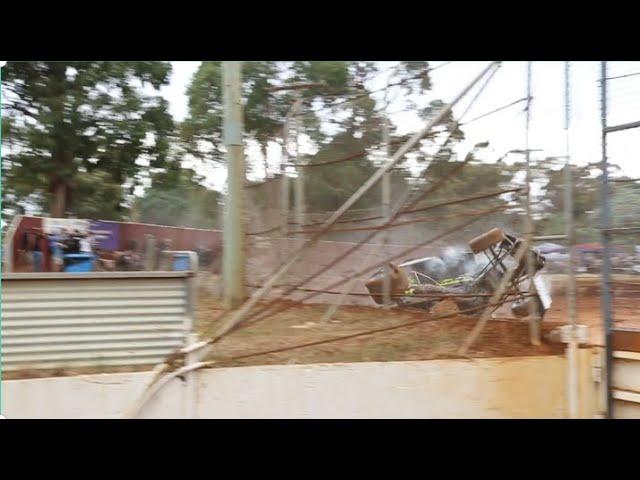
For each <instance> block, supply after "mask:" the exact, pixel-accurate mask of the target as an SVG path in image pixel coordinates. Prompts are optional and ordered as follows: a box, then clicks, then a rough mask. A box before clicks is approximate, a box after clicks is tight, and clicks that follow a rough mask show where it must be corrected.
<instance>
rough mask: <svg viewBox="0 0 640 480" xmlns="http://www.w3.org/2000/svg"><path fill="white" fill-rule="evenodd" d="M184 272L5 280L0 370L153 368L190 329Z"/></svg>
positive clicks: (50, 275)
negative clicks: (114, 366) (83, 367)
mask: <svg viewBox="0 0 640 480" xmlns="http://www.w3.org/2000/svg"><path fill="white" fill-rule="evenodd" d="M191 278H192V273H190V272H163V273H161V272H154V273H148V272H128V273H126V274H119V273H115V274H114V273H104V272H101V273H93V274H77V276H76V275H74V274H53V273H47V274H24V273H23V274H8V275H5V277H4V278H3V279H2V368H3V370H5V371H9V370H20V369H36V368H38V369H42V368H69V367H74V366H110V365H143V364H144V365H146V364H149V365H151V364H156V363H158V362H160V361H161V360H162V359H164V358H165V357H166V355H167V354H169V353H170V352H171V351H173V350H174V349H175V348H177V347H179V346H183V345H184V344H185V341H186V334H187V332H188V330H189V329H190V327H191V315H192V312H193V308H192V305H191V302H192V300H191V298H192V296H191V292H190V288H191V287H190V284H191Z"/></svg>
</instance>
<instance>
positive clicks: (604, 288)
mask: <svg viewBox="0 0 640 480" xmlns="http://www.w3.org/2000/svg"><path fill="white" fill-rule="evenodd" d="M600 74H601V76H600V107H601V108H600V114H601V117H600V119H601V125H602V137H601V141H602V166H601V169H602V185H601V188H602V193H601V197H602V198H601V202H602V213H601V216H600V235H601V239H602V247H603V251H602V278H601V282H602V283H601V287H600V288H601V295H602V302H601V304H602V318H603V320H604V344H605V355H606V359H605V388H606V396H607V405H606V417H607V418H613V396H612V393H613V392H612V388H611V383H612V382H611V373H612V370H613V369H612V365H613V348H612V347H613V346H612V328H613V312H612V303H611V238H610V232H609V228H610V227H611V206H610V204H609V165H608V160H607V62H600Z"/></svg>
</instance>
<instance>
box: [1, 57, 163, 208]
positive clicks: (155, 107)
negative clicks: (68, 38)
mask: <svg viewBox="0 0 640 480" xmlns="http://www.w3.org/2000/svg"><path fill="white" fill-rule="evenodd" d="M170 72H171V66H170V64H169V63H168V62H156V61H151V62H9V63H8V64H7V65H6V67H5V68H3V93H4V95H3V99H4V102H3V124H4V123H5V122H6V123H7V126H6V128H5V127H4V125H3V130H4V131H3V134H4V135H3V138H2V141H3V144H5V145H6V146H7V147H9V148H8V149H6V150H5V151H4V152H3V153H4V155H3V156H4V159H3V160H4V161H5V162H6V167H5V166H4V165H3V167H4V168H3V175H4V180H5V181H6V183H5V185H10V187H11V188H10V190H12V192H11V193H15V194H16V195H17V196H26V195H28V194H29V193H32V192H36V191H42V192H43V193H44V196H43V198H44V199H45V201H46V202H47V203H48V210H49V214H50V215H52V216H54V217H60V216H63V215H64V214H65V212H67V211H72V212H74V213H77V210H78V206H79V205H81V203H82V202H85V201H87V199H86V198H84V197H83V198H79V196H78V195H77V194H78V192H76V191H74V185H75V184H76V180H77V183H78V184H83V179H81V178H77V177H78V175H79V174H80V173H82V172H87V174H89V175H92V174H94V173H95V172H98V171H100V172H108V174H109V176H110V180H109V183H114V184H116V185H118V186H120V185H123V184H124V183H125V182H126V181H129V180H130V181H135V178H136V174H137V172H138V171H139V170H140V168H141V166H140V164H139V162H138V160H139V159H141V158H146V159H147V160H148V162H149V165H150V166H151V167H162V165H163V163H164V162H165V159H166V154H167V150H168V146H169V135H170V134H171V132H172V130H173V128H174V126H173V121H172V119H171V116H170V115H169V113H168V112H167V102H166V101H165V100H164V99H163V98H162V97H161V96H160V95H159V91H158V90H159V88H160V87H161V86H162V85H166V84H167V83H168V80H169V74H170ZM145 89H146V90H147V91H149V92H150V93H148V94H147V93H145ZM5 169H6V170H5ZM96 175H98V176H100V178H103V179H104V178H105V177H104V175H103V174H96ZM3 192H4V189H3ZM92 192H93V191H92V189H88V190H87V189H85V190H84V191H83V192H82V195H83V196H84V195H93V193H92ZM112 193H113V194H114V195H116V196H119V197H121V198H122V196H123V195H124V192H120V193H118V192H116V191H115V190H112ZM91 201H95V202H96V203H99V200H97V199H94V200H89V202H91ZM112 205H113V206H114V208H115V209H116V212H119V213H121V211H122V209H123V207H122V206H121V205H120V201H118V202H117V203H115V202H114V203H113V204H112ZM105 213H106V212H105ZM114 215H115V216H117V214H116V213H114Z"/></svg>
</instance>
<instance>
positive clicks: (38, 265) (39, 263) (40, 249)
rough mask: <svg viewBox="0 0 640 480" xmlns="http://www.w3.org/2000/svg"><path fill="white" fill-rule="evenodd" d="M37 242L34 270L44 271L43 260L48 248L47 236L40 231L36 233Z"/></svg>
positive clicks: (34, 253) (34, 248)
mask: <svg viewBox="0 0 640 480" xmlns="http://www.w3.org/2000/svg"><path fill="white" fill-rule="evenodd" d="M34 237H35V242H34V243H35V244H34V247H33V271H34V272H42V270H43V266H44V265H43V260H44V258H43V257H44V249H45V248H46V247H45V245H46V238H45V237H44V235H43V234H42V233H40V232H37V233H34Z"/></svg>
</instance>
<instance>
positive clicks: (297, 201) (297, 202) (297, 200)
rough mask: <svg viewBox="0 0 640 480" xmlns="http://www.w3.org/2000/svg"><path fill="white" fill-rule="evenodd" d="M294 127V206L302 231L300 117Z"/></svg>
mask: <svg viewBox="0 0 640 480" xmlns="http://www.w3.org/2000/svg"><path fill="white" fill-rule="evenodd" d="M296 96H297V97H298V100H299V101H300V104H302V96H301V95H300V93H299V92H296ZM293 125H294V129H295V136H296V157H295V162H294V164H295V166H296V181H295V188H294V191H293V204H294V208H295V215H296V223H297V224H298V230H302V229H303V228H304V213H305V212H304V210H305V208H304V166H302V163H303V162H302V158H303V156H302V155H301V154H300V134H301V133H302V132H303V125H302V120H301V119H300V116H299V115H295V116H294V117H293Z"/></svg>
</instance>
